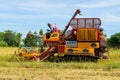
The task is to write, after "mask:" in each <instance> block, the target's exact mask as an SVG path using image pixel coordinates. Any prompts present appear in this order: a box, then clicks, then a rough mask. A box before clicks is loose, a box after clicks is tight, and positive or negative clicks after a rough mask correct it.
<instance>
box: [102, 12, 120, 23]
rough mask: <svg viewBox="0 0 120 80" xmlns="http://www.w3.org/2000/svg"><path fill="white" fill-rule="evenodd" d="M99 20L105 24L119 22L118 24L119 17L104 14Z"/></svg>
mask: <svg viewBox="0 0 120 80" xmlns="http://www.w3.org/2000/svg"><path fill="white" fill-rule="evenodd" d="M101 18H102V19H103V21H105V22H113V23H114V22H119V23H120V16H118V15H113V14H110V13H105V14H102V15H101Z"/></svg>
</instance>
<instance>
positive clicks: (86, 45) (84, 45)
mask: <svg viewBox="0 0 120 80" xmlns="http://www.w3.org/2000/svg"><path fill="white" fill-rule="evenodd" d="M92 44H96V47H94V48H99V42H79V43H78V47H79V48H93V47H92V46H91V45H92Z"/></svg>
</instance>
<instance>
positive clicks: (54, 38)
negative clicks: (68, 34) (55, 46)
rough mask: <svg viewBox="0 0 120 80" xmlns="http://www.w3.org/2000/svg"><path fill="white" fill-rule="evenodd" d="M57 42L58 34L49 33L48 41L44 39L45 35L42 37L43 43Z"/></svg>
mask: <svg viewBox="0 0 120 80" xmlns="http://www.w3.org/2000/svg"><path fill="white" fill-rule="evenodd" d="M58 40H59V32H53V33H51V34H50V38H49V39H46V34H44V35H43V41H58Z"/></svg>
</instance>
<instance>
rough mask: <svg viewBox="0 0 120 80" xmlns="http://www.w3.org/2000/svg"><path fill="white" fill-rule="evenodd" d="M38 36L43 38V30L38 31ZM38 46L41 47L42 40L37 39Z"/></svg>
mask: <svg viewBox="0 0 120 80" xmlns="http://www.w3.org/2000/svg"><path fill="white" fill-rule="evenodd" d="M39 35H40V36H43V29H40V31H39ZM38 46H39V47H40V46H43V41H42V38H38Z"/></svg>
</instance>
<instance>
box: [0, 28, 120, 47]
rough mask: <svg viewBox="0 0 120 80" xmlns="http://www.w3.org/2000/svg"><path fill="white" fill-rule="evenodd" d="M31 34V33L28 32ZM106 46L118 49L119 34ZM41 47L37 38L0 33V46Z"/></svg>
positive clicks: (20, 34) (41, 43) (119, 45)
mask: <svg viewBox="0 0 120 80" xmlns="http://www.w3.org/2000/svg"><path fill="white" fill-rule="evenodd" d="M29 33H32V32H31V31H29V32H28V34H29ZM33 34H36V35H41V36H42V35H43V30H42V29H40V31H39V33H37V32H36V31H34V32H33ZM107 42H108V46H109V47H113V48H120V32H119V33H115V34H114V35H112V36H111V37H110V38H108V39H107ZM42 45H43V42H42V39H41V38H38V37H35V36H33V37H29V36H27V35H26V37H25V38H24V39H22V33H17V32H14V31H12V30H6V31H4V32H0V46H4V47H5V46H8V47H20V46H25V47H31V46H33V47H40V46H42Z"/></svg>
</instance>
